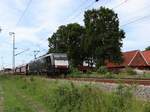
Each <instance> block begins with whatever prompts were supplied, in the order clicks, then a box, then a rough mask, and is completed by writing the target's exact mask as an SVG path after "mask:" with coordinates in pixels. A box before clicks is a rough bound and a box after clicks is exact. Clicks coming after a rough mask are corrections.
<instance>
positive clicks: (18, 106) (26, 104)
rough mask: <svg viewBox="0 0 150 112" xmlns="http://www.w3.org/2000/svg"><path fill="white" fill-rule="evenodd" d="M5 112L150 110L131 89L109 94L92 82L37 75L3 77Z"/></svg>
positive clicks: (136, 111) (144, 111)
mask: <svg viewBox="0 0 150 112" xmlns="http://www.w3.org/2000/svg"><path fill="white" fill-rule="evenodd" d="M0 85H1V86H2V88H3V89H2V90H3V92H4V107H3V108H4V109H3V110H4V112H150V104H149V103H148V102H143V101H138V100H136V99H135V98H134V97H133V95H132V91H131V88H125V87H124V86H119V87H118V90H117V91H116V92H114V93H106V92H103V91H101V90H100V89H99V88H98V87H96V86H94V85H90V84H74V83H72V82H70V81H64V80H48V79H46V78H42V77H36V76H28V77H26V76H9V75H6V76H4V75H3V76H0Z"/></svg>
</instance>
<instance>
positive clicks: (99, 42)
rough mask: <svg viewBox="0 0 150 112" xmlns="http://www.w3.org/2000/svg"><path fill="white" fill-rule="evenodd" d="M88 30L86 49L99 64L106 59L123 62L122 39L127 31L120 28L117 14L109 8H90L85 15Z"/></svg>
mask: <svg viewBox="0 0 150 112" xmlns="http://www.w3.org/2000/svg"><path fill="white" fill-rule="evenodd" d="M84 23H85V30H86V39H85V43H86V44H85V49H86V50H85V51H87V52H88V53H89V57H91V58H93V59H94V60H95V63H96V64H97V66H100V65H105V61H106V60H109V61H113V62H117V63H119V62H121V60H122V58H121V47H122V39H123V38H125V33H124V31H123V30H121V29H120V28H119V18H118V16H117V14H116V13H115V12H114V11H113V10H111V9H108V8H104V7H101V8H100V9H97V10H96V9H93V10H88V11H86V12H85V15H84Z"/></svg>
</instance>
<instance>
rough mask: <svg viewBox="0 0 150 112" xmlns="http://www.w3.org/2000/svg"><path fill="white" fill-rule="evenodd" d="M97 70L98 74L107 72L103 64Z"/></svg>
mask: <svg viewBox="0 0 150 112" xmlns="http://www.w3.org/2000/svg"><path fill="white" fill-rule="evenodd" d="M97 72H98V73H100V74H106V73H107V72H108V69H107V68H106V67H105V66H101V67H99V68H98V69H97Z"/></svg>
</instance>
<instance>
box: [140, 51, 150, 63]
mask: <svg viewBox="0 0 150 112" xmlns="http://www.w3.org/2000/svg"><path fill="white" fill-rule="evenodd" d="M141 53H142V54H143V56H144V58H145V60H146V62H147V63H148V64H149V65H150V50H148V51H143V52H141Z"/></svg>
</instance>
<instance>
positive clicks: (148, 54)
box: [107, 50, 150, 70]
mask: <svg viewBox="0 0 150 112" xmlns="http://www.w3.org/2000/svg"><path fill="white" fill-rule="evenodd" d="M122 58H123V62H122V63H121V64H115V63H113V62H108V63H107V68H108V69H122V68H125V67H131V68H138V69H148V70H150V50H149V51H139V50H135V51H129V52H123V53H122Z"/></svg>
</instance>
